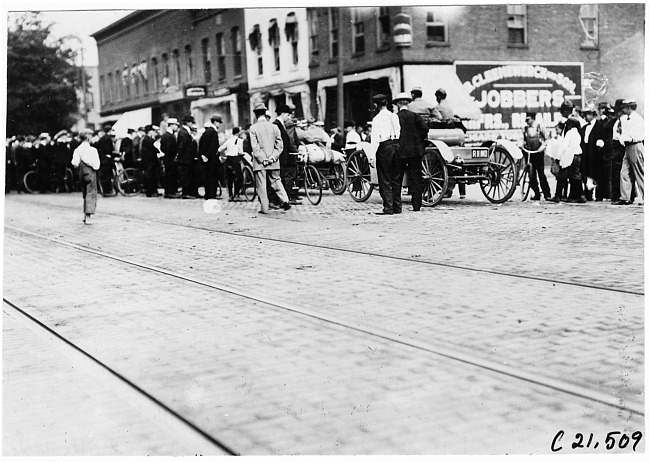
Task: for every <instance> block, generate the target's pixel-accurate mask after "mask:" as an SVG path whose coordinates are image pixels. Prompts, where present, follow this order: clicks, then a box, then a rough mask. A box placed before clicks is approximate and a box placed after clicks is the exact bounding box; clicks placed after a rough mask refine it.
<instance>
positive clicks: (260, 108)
mask: <svg viewBox="0 0 650 462" xmlns="http://www.w3.org/2000/svg"><path fill="white" fill-rule="evenodd" d="M253 111H268V108H267V107H266V104H264V103H257V104H256V105H255V106H253Z"/></svg>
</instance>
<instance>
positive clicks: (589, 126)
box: [584, 119, 596, 143]
mask: <svg viewBox="0 0 650 462" xmlns="http://www.w3.org/2000/svg"><path fill="white" fill-rule="evenodd" d="M595 124H596V119H593V120H592V121H591V122H589V123H588V124H587V126H586V127H585V139H584V141H585V143H589V135H590V134H591V131H592V130H593V129H594V125H595Z"/></svg>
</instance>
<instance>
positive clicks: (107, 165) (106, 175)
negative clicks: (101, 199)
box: [99, 161, 113, 194]
mask: <svg viewBox="0 0 650 462" xmlns="http://www.w3.org/2000/svg"><path fill="white" fill-rule="evenodd" d="M112 175H113V162H112V161H108V162H102V163H100V164H99V181H100V183H101V184H102V191H103V192H104V194H110V193H112V192H113V182H112V181H111V176H112Z"/></svg>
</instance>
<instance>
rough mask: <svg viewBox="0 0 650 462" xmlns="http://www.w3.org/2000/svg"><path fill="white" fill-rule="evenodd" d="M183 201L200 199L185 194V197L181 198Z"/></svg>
mask: <svg viewBox="0 0 650 462" xmlns="http://www.w3.org/2000/svg"><path fill="white" fill-rule="evenodd" d="M181 199H198V197H196V196H191V195H189V194H183V195H182V196H181Z"/></svg>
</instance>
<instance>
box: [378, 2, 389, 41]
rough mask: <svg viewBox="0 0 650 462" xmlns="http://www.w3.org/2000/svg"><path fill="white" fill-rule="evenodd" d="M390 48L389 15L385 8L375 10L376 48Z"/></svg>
mask: <svg viewBox="0 0 650 462" xmlns="http://www.w3.org/2000/svg"><path fill="white" fill-rule="evenodd" d="M388 47H390V14H389V11H388V7H387V6H382V7H379V8H377V48H379V49H382V48H388Z"/></svg>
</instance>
